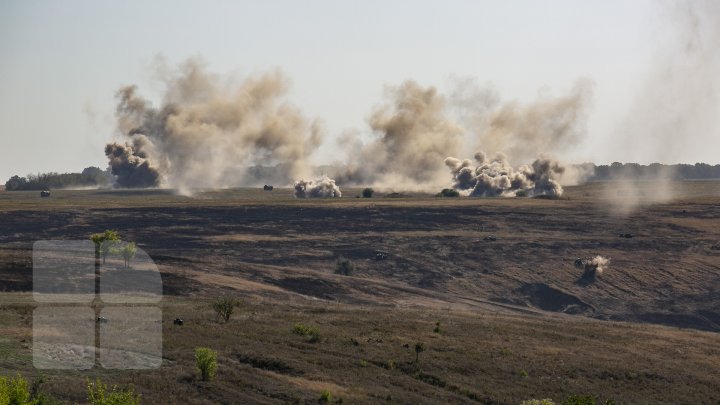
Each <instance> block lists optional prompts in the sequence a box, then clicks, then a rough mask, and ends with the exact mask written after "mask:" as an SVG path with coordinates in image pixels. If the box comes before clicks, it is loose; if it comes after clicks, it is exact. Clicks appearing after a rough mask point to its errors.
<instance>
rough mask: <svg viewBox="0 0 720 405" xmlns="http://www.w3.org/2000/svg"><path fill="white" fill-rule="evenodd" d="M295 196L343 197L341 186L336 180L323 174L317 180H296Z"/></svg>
mask: <svg viewBox="0 0 720 405" xmlns="http://www.w3.org/2000/svg"><path fill="white" fill-rule="evenodd" d="M293 195H294V196H295V198H331V197H342V193H341V192H340V187H338V186H337V185H336V184H335V180H333V179H331V178H329V177H327V176H322V177H320V178H318V179H315V180H298V181H296V182H295V191H294V192H293Z"/></svg>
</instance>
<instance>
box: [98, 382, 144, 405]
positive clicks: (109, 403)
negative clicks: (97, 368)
mask: <svg viewBox="0 0 720 405" xmlns="http://www.w3.org/2000/svg"><path fill="white" fill-rule="evenodd" d="M87 400H88V402H89V403H90V404H92V405H140V395H139V394H135V390H134V389H133V388H132V387H129V388H128V389H126V390H119V389H118V387H117V385H114V386H113V387H112V391H110V392H107V385H105V384H104V383H103V382H102V381H100V379H99V378H98V379H97V380H95V382H92V381H90V380H87Z"/></svg>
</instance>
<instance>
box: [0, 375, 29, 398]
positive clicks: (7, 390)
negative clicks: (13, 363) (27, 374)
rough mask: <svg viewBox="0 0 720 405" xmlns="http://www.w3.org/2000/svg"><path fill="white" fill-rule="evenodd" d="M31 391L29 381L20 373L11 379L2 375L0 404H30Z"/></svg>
mask: <svg viewBox="0 0 720 405" xmlns="http://www.w3.org/2000/svg"><path fill="white" fill-rule="evenodd" d="M30 403H31V402H30V391H29V390H28V382H27V380H26V379H25V378H23V376H21V375H20V374H18V375H17V376H15V377H13V378H11V379H10V380H9V381H8V379H7V378H5V377H0V404H3V405H4V404H9V405H16V404H17V405H26V404H30Z"/></svg>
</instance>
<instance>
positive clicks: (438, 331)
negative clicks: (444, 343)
mask: <svg viewBox="0 0 720 405" xmlns="http://www.w3.org/2000/svg"><path fill="white" fill-rule="evenodd" d="M433 332H435V333H442V329H440V321H437V322H435V329H433Z"/></svg>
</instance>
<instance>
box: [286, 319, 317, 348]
mask: <svg viewBox="0 0 720 405" xmlns="http://www.w3.org/2000/svg"><path fill="white" fill-rule="evenodd" d="M293 333H295V334H296V335H300V336H306V337H307V338H308V341H309V342H310V343H315V342H318V341H320V332H318V330H317V329H316V328H313V327H310V326H307V325H303V324H301V323H296V324H295V326H294V327H293Z"/></svg>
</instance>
